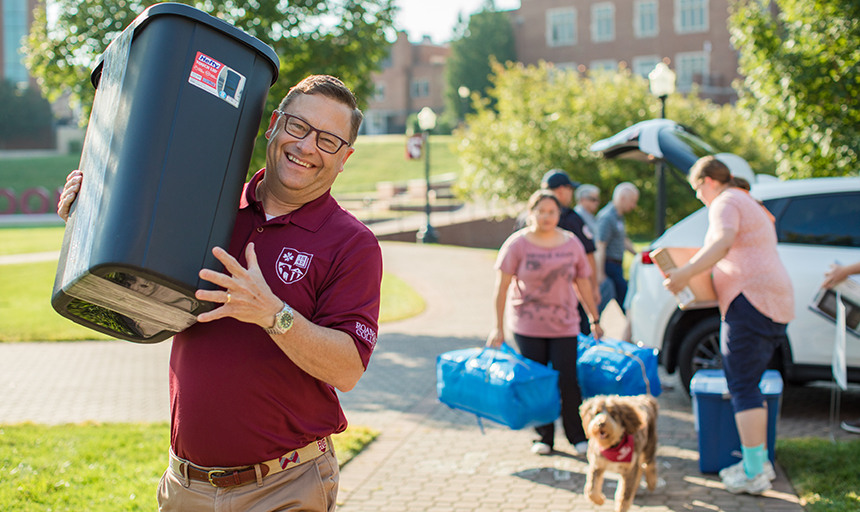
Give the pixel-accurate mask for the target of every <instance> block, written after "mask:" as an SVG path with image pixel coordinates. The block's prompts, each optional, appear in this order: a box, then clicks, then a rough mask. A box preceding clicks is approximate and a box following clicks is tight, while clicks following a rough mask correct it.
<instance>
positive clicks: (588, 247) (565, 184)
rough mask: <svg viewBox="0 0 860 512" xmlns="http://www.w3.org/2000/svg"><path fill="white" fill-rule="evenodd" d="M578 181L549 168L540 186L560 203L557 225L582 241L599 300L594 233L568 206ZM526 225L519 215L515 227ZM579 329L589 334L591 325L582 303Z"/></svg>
mask: <svg viewBox="0 0 860 512" xmlns="http://www.w3.org/2000/svg"><path fill="white" fill-rule="evenodd" d="M578 186H579V182H577V181H571V179H570V176H568V175H567V173H566V172H564V171H562V170H561V169H551V170H549V171H547V173H546V174H544V175H543V179H541V188H542V189H546V190H549V191H551V192H552V193H553V194H554V195H555V197H556V198H557V199H558V201H559V202H560V203H561V206H562V210H561V217H559V219H558V227H560V228H562V229H566V230H567V231H570V232H571V233H573V234H574V235H576V237H577V238H578V239H579V241H580V242H582V245H583V246H584V247H585V254H586V255H587V256H588V264H589V265H591V289H592V292H593V293H594V300H595V301H597V302H598V303H599V302H600V291H599V287H598V286H597V280H596V276H597V267H596V265H595V263H594V251H595V250H596V248H595V245H594V234H593V233H591V230H590V229H588V227H587V226H586V225H585V221H583V220H582V217H580V216H579V214H577V213H576V212H575V211H573V209H572V208H571V207H570V205H571V203H572V202H573V193H574V191H575V190H576V187H578ZM525 225H526V216H525V215H521V216H520V218H518V219H517V223H516V229H517V230H520V229H522V228H524V227H525ZM579 329H580V332H582V334H586V335H588V334H591V327H590V326H589V324H588V315H586V314H585V310H584V309H582V304H580V305H579Z"/></svg>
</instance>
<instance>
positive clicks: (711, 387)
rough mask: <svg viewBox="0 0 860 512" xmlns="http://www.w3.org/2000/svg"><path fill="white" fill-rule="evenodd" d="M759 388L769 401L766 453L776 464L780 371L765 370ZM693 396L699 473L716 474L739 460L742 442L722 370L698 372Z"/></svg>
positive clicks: (691, 388) (780, 390) (695, 376)
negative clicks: (774, 459) (775, 446)
mask: <svg viewBox="0 0 860 512" xmlns="http://www.w3.org/2000/svg"><path fill="white" fill-rule="evenodd" d="M759 389H761V392H762V394H764V397H765V400H766V401H767V454H768V457H769V458H770V461H771V462H773V458H774V451H775V450H774V445H775V444H776V420H777V418H778V417H779V407H780V403H781V398H782V376H781V375H780V374H779V372H778V371H777V370H765V372H764V375H762V377H761V382H760V383H759ZM690 395H691V397H692V399H693V417H694V419H695V422H696V433H697V434H698V436H699V470H700V471H701V472H702V473H717V472H719V471H720V470H721V469H723V468H725V467H728V466H731V465H732V464H735V463H737V462H738V461H740V460H741V440H740V436H739V435H738V428H737V425H735V413H734V411H733V410H732V403H731V395H730V394H729V388H728V385H727V384H726V377H725V374H724V373H723V370H699V371H697V372H696V374H695V375H693V380H691V381H690Z"/></svg>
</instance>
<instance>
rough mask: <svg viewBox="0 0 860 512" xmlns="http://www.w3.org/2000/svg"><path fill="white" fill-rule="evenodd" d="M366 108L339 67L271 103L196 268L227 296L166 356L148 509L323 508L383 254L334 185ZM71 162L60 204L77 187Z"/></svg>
mask: <svg viewBox="0 0 860 512" xmlns="http://www.w3.org/2000/svg"><path fill="white" fill-rule="evenodd" d="M361 120H362V114H361V111H360V110H358V108H357V104H356V100H355V97H354V96H353V94H352V92H351V91H350V90H349V89H348V88H347V87H346V86H345V85H344V84H343V83H342V82H341V81H340V80H338V79H336V78H334V77H330V76H321V75H315V76H310V77H308V78H306V79H305V80H303V81H302V82H301V83H299V84H298V85H296V86H295V87H293V88H292V89H291V90H290V92H289V93H288V94H287V96H286V97H285V98H284V99H283V101H282V102H281V104H280V106H279V108H278V110H275V111H274V112H273V113H272V117H271V119H270V121H269V127H268V130H267V131H266V138H267V139H268V144H267V146H266V167H265V168H264V169H262V170H261V171H259V172H258V173H257V174H256V175H255V176H254V177H253V178H252V179H251V181H250V182H249V183H247V184H246V186H245V189H244V191H243V193H242V198H241V202H240V204H239V212H238V214H237V217H236V224H235V228H234V230H233V235H232V240H231V242H230V246H229V247H227V248H219V247H216V248H215V249H213V254H214V255H215V257H216V258H218V260H219V261H221V263H223V264H224V268H225V273H219V272H215V271H213V270H209V269H203V270H201V271H200V277H201V278H202V279H205V280H207V281H210V282H212V283H215V284H217V285H218V286H220V287H221V288H222V290H198V291H197V294H196V296H197V298H198V299H201V300H206V301H210V302H215V303H221V304H222V305H221V306H220V307H218V308H216V309H214V310H212V311H210V312H207V313H203V314H201V315H199V316H198V323H196V324H194V325H193V326H191V327H189V328H188V329H186V330H185V331H183V332H181V333H179V334H177V335H176V336H175V337H174V339H173V346H172V352H171V356H170V405H171V435H170V440H171V441H170V444H171V446H170V448H171V449H170V467H169V468H168V469H167V471H166V472H165V473H164V475H163V477H162V479H161V483H160V484H159V488H158V503H159V510H161V511H173V510H212V509H220V508H221V507H227V506H229V507H230V508H231V510H243V511H256V510H261V511H262V510H266V511H268V510H313V511H332V510H334V509H335V501H336V497H337V489H338V479H339V473H338V464H337V459H336V457H335V454H334V451H333V446H332V443H331V437H330V436H331V435H332V434H336V433H339V432H342V431H344V430H345V429H346V426H347V421H346V417H345V416H344V413H343V410H342V408H341V406H340V403H339V401H338V397H337V393H336V391H335V389H338V390H340V391H343V392H345V391H349V390H350V389H352V388H353V387H354V386H355V385H356V383H357V382H358V380H359V379H360V378H361V376H362V374H363V372H364V370H365V369H366V367H367V364H368V361H369V359H370V355H371V353H372V352H373V349H374V347H375V345H376V335H377V322H378V315H379V294H380V292H379V290H380V282H381V279H382V254H381V251H380V248H379V244H378V242H377V241H376V238H375V237H374V236H373V234H372V233H371V232H370V230H369V229H367V227H365V226H364V225H363V224H362V223H361V222H359V221H358V220H357V219H355V218H354V217H353V216H352V215H350V214H349V213H347V212H346V211H345V210H343V209H342V208H341V207H340V206H339V205H338V204H337V202H336V201H335V200H334V198H332V196H331V194H330V189H331V185H332V183H334V180H335V178H336V177H337V175H338V174H339V173H341V172H343V166H344V163H345V162H346V160H347V159H348V158H349V156H350V155H351V154H352V153H353V151H354V149H353V147H352V145H353V143H354V142H355V139H356V137H357V135H358V128H359V126H360V124H361ZM81 180H82V176H81V173H80V172H79V171H74V172H72V173H71V174H70V175H69V177H68V179H67V181H66V186H65V188H64V190H63V193H62V195H61V196H60V202H59V205H58V213H59V214H60V216H61V217H63V218H64V219H67V218H68V216H69V209H70V207H71V204H72V202H73V201H74V199H75V197H76V195H77V193H78V191H79V190H80V184H81Z"/></svg>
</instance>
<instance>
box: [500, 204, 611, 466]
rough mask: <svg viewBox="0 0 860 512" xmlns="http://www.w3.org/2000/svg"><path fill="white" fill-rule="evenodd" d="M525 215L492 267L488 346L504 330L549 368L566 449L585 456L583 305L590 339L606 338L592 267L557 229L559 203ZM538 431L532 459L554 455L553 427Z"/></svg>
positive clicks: (573, 240) (582, 251)
mask: <svg viewBox="0 0 860 512" xmlns="http://www.w3.org/2000/svg"><path fill="white" fill-rule="evenodd" d="M528 213H529V216H528V225H527V226H526V227H525V228H523V229H521V230H519V231H517V232H516V233H514V234H512V235H511V236H510V237H508V239H507V240H506V241H505V243H504V244H503V245H502V248H501V249H500V250H499V256H498V258H497V259H496V291H495V294H494V297H493V300H494V304H495V310H496V326H495V328H494V329H493V330H492V332H491V333H490V335H489V337H488V338H487V346H490V347H495V348H497V347H499V346H500V345H501V344H502V342H503V341H504V339H505V335H504V331H505V326H507V327H508V328H509V329H510V330H511V331H512V332H513V333H514V340H515V341H516V342H517V346H518V347H519V349H520V353H521V354H522V355H523V356H525V357H527V358H529V359H531V360H532V361H537V362H539V363H541V364H548V363H552V367H553V368H554V369H555V370H557V371H558V372H559V377H558V387H559V391H560V392H561V419H562V425H563V426H564V433H565V435H566V436H567V440H568V442H570V444H571V446H573V448H574V449H575V450H576V451H577V452H578V453H580V454H585V452H586V449H587V447H588V443H587V442H586V439H585V432H584V431H583V429H582V420H581V419H580V417H579V406H580V404H581V403H582V393H581V392H580V389H579V383H578V382H577V376H576V356H577V339H576V338H577V335H578V334H579V312H578V311H577V310H578V308H577V305H578V304H579V302H580V301H581V302H582V305H583V307H584V308H585V311H586V313H587V314H588V315H589V323H590V324H591V332H592V334H593V335H594V336H595V337H596V338H599V337H600V336H601V335H602V334H603V331H602V330H601V329H600V325H599V324H598V321H599V320H600V318H599V316H598V312H597V303H596V302H595V300H594V296H593V295H592V290H591V280H590V277H591V266H590V265H589V264H588V259H587V258H586V256H585V248H584V247H583V245H582V242H580V241H579V239H578V238H576V236H574V235H573V234H572V233H571V232H570V231H566V230H564V229H561V228H559V227H558V219H559V216H560V215H561V203H559V201H558V199H557V198H556V197H555V195H553V193H552V192H550V191H548V190H539V191H537V192H535V193H534V194H532V196H531V198H530V199H529V202H528ZM505 320H507V322H506V321H505ZM535 430H536V431H537V433H538V435H539V436H540V439H539V440H537V441H535V442H534V443H533V444H532V452H533V453H537V454H540V455H548V454H550V453H552V447H553V440H554V438H555V425H554V424H552V423H550V424H548V425H541V426H539V427H537V428H536V429H535Z"/></svg>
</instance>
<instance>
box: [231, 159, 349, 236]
mask: <svg viewBox="0 0 860 512" xmlns="http://www.w3.org/2000/svg"><path fill="white" fill-rule="evenodd" d="M265 172H266V169H265V168H263V169H260V170H259V171H257V173H256V174H255V175H254V177H253V178H251V181H249V182H248V183H246V184H245V190H244V191H243V193H242V198H241V200H240V201H239V209H245V208H248V207H251V208H253V209H254V211H255V212H256V213H258V214H259V215H260V216H261V217H263V218H264V219H265V212H264V210H263V204H262V202H260V201H259V200H258V199H257V184H258V183H259V182H260V180H261V179H262V178H263V175H264V174H265ZM335 208H337V201H335V199H334V198H333V197H332V196H331V189H329V190H327V191H326V192H325V193H324V194H323V195H321V196H319V197H318V198H316V199H314V200H313V201H311V202H309V203H305V204H304V205H302V206H300V207H299V209H297V210H295V211H292V212H290V213H288V214H286V215H281V216H280V217H275V218H273V219H272V220H270V221H267V222H269V223H274V224H295V225H296V226H298V227H300V228H302V229H305V230H307V231H310V232H316V231H317V230H319V229H320V228H321V227H322V225H323V224H324V223H325V221H326V220H327V219H328V218H329V217H330V216H331V214H332V213H334V211H335Z"/></svg>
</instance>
